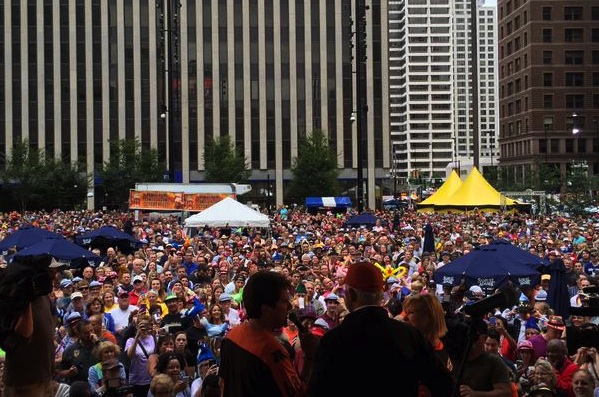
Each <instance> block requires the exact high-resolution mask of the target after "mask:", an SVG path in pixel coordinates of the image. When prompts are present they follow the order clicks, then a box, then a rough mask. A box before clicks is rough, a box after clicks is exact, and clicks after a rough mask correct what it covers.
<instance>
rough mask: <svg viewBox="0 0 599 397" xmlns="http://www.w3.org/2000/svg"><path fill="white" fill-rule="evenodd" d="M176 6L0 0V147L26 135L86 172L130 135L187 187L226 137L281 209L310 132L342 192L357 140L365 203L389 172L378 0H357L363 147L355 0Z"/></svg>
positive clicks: (349, 181)
mask: <svg viewBox="0 0 599 397" xmlns="http://www.w3.org/2000/svg"><path fill="white" fill-rule="evenodd" d="M173 3H175V2H173V1H169V0H158V1H154V0H150V1H148V0H143V1H137V0H102V1H100V0H83V1H74V0H3V1H1V2H0V4H1V5H0V21H2V25H3V28H2V29H3V32H2V34H1V35H0V54H2V55H1V56H0V76H2V77H1V78H0V126H1V128H0V153H9V152H10V149H11V148H12V147H13V145H14V142H15V141H19V140H23V139H27V140H29V142H30V144H31V145H32V147H34V148H43V149H45V150H46V151H47V153H49V154H50V155H52V156H56V157H60V158H63V159H64V160H65V161H75V160H83V161H84V162H85V164H86V166H85V172H87V173H88V174H90V175H93V174H94V172H95V170H96V169H97V168H98V167H99V165H100V164H102V163H103V162H106V161H108V159H109V154H110V148H109V141H111V140H120V139H134V138H137V139H139V141H140V142H141V144H142V147H144V148H150V147H151V148H158V149H159V151H160V153H161V156H162V160H163V161H165V162H166V163H167V164H172V167H173V168H174V169H172V170H171V171H172V175H173V178H174V180H175V181H177V182H183V183H188V182H198V181H202V178H203V152H204V145H205V142H206V140H207V138H209V137H219V136H223V135H225V134H227V135H229V136H230V138H231V141H232V142H235V144H236V145H237V147H239V148H241V149H242V150H243V153H244V154H245V156H246V158H247V160H248V162H249V163H250V165H251V169H252V176H251V180H250V182H251V183H252V184H253V185H254V187H256V188H257V189H255V191H259V190H260V189H258V188H260V187H266V188H267V189H268V190H270V191H271V192H272V193H273V196H274V199H273V204H274V203H276V204H278V205H280V204H282V203H283V201H284V198H285V196H284V194H285V190H284V186H285V181H286V180H287V181H288V180H289V179H290V178H291V174H290V172H289V170H290V168H291V164H292V161H293V159H294V157H295V156H296V155H297V148H298V142H299V140H300V139H301V138H302V137H305V136H306V134H309V133H311V132H312V131H314V130H316V129H321V130H324V131H326V133H327V134H328V136H329V139H330V144H331V147H332V148H334V150H335V151H336V152H337V153H338V155H339V162H338V163H339V167H340V168H341V169H342V174H341V179H342V180H343V181H344V182H345V183H346V185H347V187H351V186H355V182H356V167H357V164H358V161H357V147H358V145H360V144H362V145H364V146H363V147H364V148H365V149H366V150H365V151H364V153H365V160H364V164H365V171H364V178H365V181H366V189H365V191H366V193H367V194H366V196H367V197H366V203H367V205H368V206H371V207H374V202H375V190H376V189H375V185H376V184H377V183H378V182H379V181H380V179H381V178H385V174H386V170H388V169H389V167H390V151H389V149H388V148H389V146H390V145H389V111H388V109H389V104H388V97H389V95H388V83H387V80H388V74H387V70H388V57H387V55H386V54H387V51H388V49H387V43H388V38H387V35H388V31H387V1H369V2H367V4H368V5H369V10H368V11H367V20H368V36H367V50H366V53H367V63H366V68H367V81H368V83H367V104H368V114H367V132H366V134H365V136H364V141H363V142H361V143H360V142H358V141H357V139H356V127H355V125H353V123H352V121H351V118H352V117H351V116H352V114H353V113H354V111H355V108H354V105H353V104H354V100H355V98H354V96H355V95H354V92H355V90H354V85H355V84H354V83H355V75H354V73H353V71H354V67H353V64H352V62H353V60H352V51H353V50H352V47H351V45H350V41H351V37H352V34H351V32H352V29H353V28H352V26H351V19H352V12H353V10H354V4H353V1H350V0H207V1H201V2H198V1H192V0H180V1H179V2H178V3H180V7H173ZM167 9H168V10H169V12H168V14H169V15H166V14H165V10H167ZM166 20H168V21H169V23H171V25H170V29H168V32H167V29H166V28H165V26H166V25H165V21H166ZM167 35H171V36H170V40H168V39H167V38H166V36H167ZM165 43H168V44H167V45H168V46H170V49H168V51H165V45H166V44H165ZM167 53H170V54H172V58H169V59H167V58H166V57H165V54H167ZM166 65H169V66H168V67H166ZM167 73H169V74H170V76H172V77H171V79H165V75H166V74H167ZM169 95H171V96H172V97H171V100H169V99H168V96H169ZM172 98H174V101H172ZM169 104H170V106H169ZM170 156H172V157H171V158H169V157H170ZM267 184H268V185H270V186H267ZM90 189H93V186H90ZM262 190H264V189H262ZM93 200H94V199H93V197H90V198H89V202H88V206H93V205H94V203H93Z"/></svg>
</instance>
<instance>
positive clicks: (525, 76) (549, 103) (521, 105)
mask: <svg viewBox="0 0 599 397" xmlns="http://www.w3.org/2000/svg"><path fill="white" fill-rule="evenodd" d="M498 10H499V35H500V47H499V57H500V61H499V62H500V71H499V74H500V117H501V135H500V142H501V164H502V167H505V169H506V175H507V176H508V178H510V180H511V181H522V180H530V179H528V178H530V177H531V176H534V175H535V173H536V172H539V173H540V172H541V171H542V169H543V168H544V167H543V165H547V166H548V167H550V168H551V167H553V166H556V167H557V169H558V170H559V171H560V174H561V175H562V176H565V175H567V173H568V171H569V170H570V169H571V167H572V166H574V165H577V164H578V165H579V164H580V163H582V162H585V161H586V164H587V165H588V172H589V173H593V174H598V173H599V121H598V120H599V3H598V2H596V1H587V0H577V1H564V0H561V1H559V0H500V1H499V2H498ZM573 131H574V132H578V134H573ZM541 185H542V184H541Z"/></svg>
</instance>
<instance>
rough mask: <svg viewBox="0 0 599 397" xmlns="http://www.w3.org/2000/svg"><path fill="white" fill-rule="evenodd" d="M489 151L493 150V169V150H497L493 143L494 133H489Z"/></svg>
mask: <svg viewBox="0 0 599 397" xmlns="http://www.w3.org/2000/svg"><path fill="white" fill-rule="evenodd" d="M489 149H490V150H491V168H493V150H494V149H495V145H494V143H493V131H489Z"/></svg>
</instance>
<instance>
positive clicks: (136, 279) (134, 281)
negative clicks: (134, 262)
mask: <svg viewBox="0 0 599 397" xmlns="http://www.w3.org/2000/svg"><path fill="white" fill-rule="evenodd" d="M132 281H133V283H136V282H138V281H139V282H142V283H143V281H144V279H143V278H141V276H135V277H133V280H132Z"/></svg>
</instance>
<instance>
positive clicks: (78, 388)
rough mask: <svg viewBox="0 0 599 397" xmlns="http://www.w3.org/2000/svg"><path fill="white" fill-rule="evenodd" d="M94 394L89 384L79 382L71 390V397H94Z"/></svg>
mask: <svg viewBox="0 0 599 397" xmlns="http://www.w3.org/2000/svg"><path fill="white" fill-rule="evenodd" d="M93 395H94V392H93V391H92V388H91V386H90V385H89V383H88V382H86V381H83V380H77V381H75V382H73V384H72V385H71V388H70V389H69V397H92V396H93Z"/></svg>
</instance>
